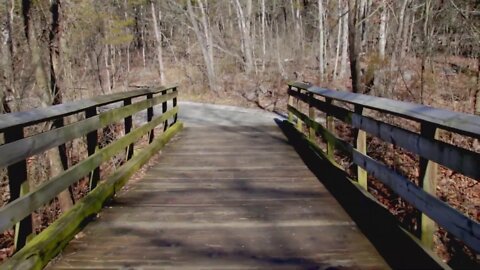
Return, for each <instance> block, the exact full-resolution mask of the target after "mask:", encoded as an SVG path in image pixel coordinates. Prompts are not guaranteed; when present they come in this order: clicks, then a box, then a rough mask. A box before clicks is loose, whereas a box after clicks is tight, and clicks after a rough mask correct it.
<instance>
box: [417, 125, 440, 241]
mask: <svg viewBox="0 0 480 270" xmlns="http://www.w3.org/2000/svg"><path fill="white" fill-rule="evenodd" d="M420 134H421V135H422V136H425V137H427V138H430V139H438V136H439V132H438V129H437V128H436V127H435V126H432V125H429V124H426V123H421V127H420ZM437 176H438V164H437V163H435V162H433V161H431V160H428V159H425V158H422V157H421V158H420V173H419V186H420V187H422V188H423V190H424V191H425V192H427V193H429V194H430V195H432V196H434V197H436V193H437V191H436V190H437ZM420 228H421V232H420V233H421V236H420V239H421V241H422V244H423V245H424V246H425V247H427V248H429V249H433V247H434V242H433V235H434V233H435V231H436V230H437V226H436V224H435V222H434V221H433V220H432V219H430V218H429V217H428V216H427V215H425V214H424V213H422V215H421V217H420Z"/></svg>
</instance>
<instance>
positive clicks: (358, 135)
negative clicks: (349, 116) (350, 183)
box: [353, 105, 368, 190]
mask: <svg viewBox="0 0 480 270" xmlns="http://www.w3.org/2000/svg"><path fill="white" fill-rule="evenodd" d="M362 111H363V107H362V106H358V105H356V106H355V113H356V114H358V115H362ZM353 134H355V135H354V136H355V140H354V142H355V150H357V151H358V152H359V153H362V154H363V155H367V133H365V131H363V130H361V129H355V128H354V131H353ZM356 177H357V180H358V183H359V184H360V186H361V187H362V188H363V189H364V190H368V176H367V171H366V170H364V169H363V168H362V167H360V166H358V165H357V175H356Z"/></svg>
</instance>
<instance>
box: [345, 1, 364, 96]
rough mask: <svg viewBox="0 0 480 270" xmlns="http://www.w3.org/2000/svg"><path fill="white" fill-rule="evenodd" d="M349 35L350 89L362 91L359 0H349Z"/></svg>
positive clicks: (356, 91)
mask: <svg viewBox="0 0 480 270" xmlns="http://www.w3.org/2000/svg"><path fill="white" fill-rule="evenodd" d="M348 3H349V6H348V7H349V13H350V14H349V26H348V28H349V31H348V32H349V35H348V45H349V51H350V73H351V77H352V91H353V92H354V93H363V90H362V85H361V82H360V59H359V55H360V46H361V40H360V37H361V29H360V27H359V26H360V24H359V22H358V18H359V14H358V13H359V0H349V2H348Z"/></svg>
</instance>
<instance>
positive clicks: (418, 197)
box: [352, 150, 480, 252]
mask: <svg viewBox="0 0 480 270" xmlns="http://www.w3.org/2000/svg"><path fill="white" fill-rule="evenodd" d="M352 158H353V162H354V163H355V164H357V165H359V166H361V167H362V168H364V169H365V170H366V171H367V172H368V173H370V174H372V176H373V177H375V178H376V179H378V180H380V181H381V182H382V183H384V184H386V185H387V186H388V187H390V188H391V189H392V190H393V191H394V192H395V193H396V194H398V195H399V196H400V197H402V198H403V199H405V200H406V201H407V202H409V203H410V204H412V205H413V206H414V207H415V208H417V209H418V210H420V211H421V212H422V213H424V214H426V215H427V216H429V217H430V218H431V219H433V220H435V221H436V222H437V223H438V224H439V226H441V227H443V228H445V230H447V231H448V232H450V233H452V234H453V235H455V237H457V238H458V239H459V240H461V241H463V242H464V243H465V244H466V245H468V246H469V247H471V248H472V249H474V250H475V251H476V252H480V224H479V223H478V222H476V221H474V220H472V219H470V218H468V217H466V216H465V215H463V214H462V213H460V212H459V211H457V210H456V209H454V208H452V207H451V206H449V205H448V204H446V203H445V202H443V201H440V200H439V199H437V198H436V197H434V196H432V195H430V194H429V193H427V192H425V191H423V190H422V188H420V187H418V186H417V185H415V183H413V182H411V181H410V180H408V179H406V178H405V177H403V176H401V175H398V174H396V173H395V172H394V171H392V170H390V169H389V168H388V167H386V166H385V165H384V164H382V163H380V162H378V161H376V160H374V159H372V158H371V157H369V156H365V155H363V154H362V153H360V152H358V151H356V150H354V152H353V155H352Z"/></svg>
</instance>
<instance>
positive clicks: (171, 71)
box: [0, 0, 480, 266]
mask: <svg viewBox="0 0 480 270" xmlns="http://www.w3.org/2000/svg"><path fill="white" fill-rule="evenodd" d="M0 14H1V15H0V20H1V21H0V100H1V103H2V105H1V106H0V113H8V112H13V111H22V110H28V109H31V108H35V107H40V106H48V105H52V104H58V103H62V102H67V101H71V100H77V99H82V98H87V97H90V96H96V95H102V94H108V93H111V92H117V91H126V90H127V89H129V88H132V87H136V86H144V85H159V84H163V85H164V84H178V85H179V89H180V93H181V96H180V99H181V100H196V101H208V102H215V103H225V104H234V105H240V106H256V107H260V108H262V109H266V110H270V111H276V112H278V113H282V112H285V109H286V82H287V81H291V80H298V81H305V82H310V83H313V84H316V85H320V86H323V87H328V88H332V89H341V90H348V91H353V92H358V93H368V94H370V95H376V96H383V97H388V98H393V99H396V100H403V101H411V102H416V103H422V104H426V105H431V106H435V107H440V108H447V109H450V110H455V111H461V112H465V113H472V114H473V113H475V114H478V115H480V1H478V0H316V1H314V0H216V1H214V0H162V1H160V0H108V1H107V0H105V1H94V0H69V1H66V0H3V1H1V3H0ZM386 121H393V122H394V121H395V120H389V119H386ZM396 124H398V125H402V126H407V127H408V126H409V125H411V124H410V123H403V122H401V123H396ZM54 127H55V123H52V124H51V125H50V126H42V127H38V129H49V128H54ZM411 128H412V129H415V127H411ZM32 132H33V131H32ZM109 132H110V133H115V129H114V128H113V129H112V130H110V131H109ZM338 133H339V134H340V135H342V136H345V137H348V136H350V135H349V133H348V132H347V131H345V130H343V129H342V126H341V125H338ZM107 135H108V134H107ZM107 135H105V136H107ZM108 136H111V135H108ZM441 139H442V140H448V141H449V142H453V143H455V144H457V145H461V146H463V147H465V148H468V149H472V150H473V151H477V152H479V151H480V144H479V143H478V141H473V140H472V141H465V140H464V139H462V138H459V137H456V136H453V135H450V134H447V133H446V134H442V136H441ZM369 144H370V145H371V146H372V147H371V146H369V148H372V149H377V150H376V151H377V152H375V151H374V152H372V153H369V154H370V155H372V156H375V155H377V156H378V157H377V158H378V159H381V160H383V161H384V162H385V163H387V164H389V165H391V166H392V167H394V168H398V170H399V171H400V172H401V173H403V174H404V175H406V176H408V177H410V178H411V179H414V178H415V177H416V176H417V175H418V170H417V169H416V168H417V167H418V166H416V165H417V163H418V157H415V156H413V155H411V154H408V153H405V152H403V151H402V149H391V146H388V145H382V143H381V142H379V141H376V140H375V139H373V138H370V140H369ZM75 147H77V148H78V149H80V148H82V147H83V146H82V145H81V143H79V144H78V145H72V146H71V148H72V149H76V148H75ZM83 148H84V147H83ZM83 148H82V149H83ZM78 149H76V150H75V151H71V152H69V157H68V158H69V160H70V162H74V161H75V159H78V158H79V157H77V156H75V155H80V154H79V153H84V152H85V151H81V150H78ZM74 153H75V154H74ZM381 153H391V154H387V155H381V156H380V154H381ZM59 163H60V161H59V157H58V153H49V154H47V155H45V156H42V157H37V158H35V159H32V160H31V161H30V162H29V166H30V167H29V169H30V171H31V172H30V177H31V179H32V180H31V182H32V183H31V185H32V186H35V185H38V184H39V183H41V182H42V181H45V179H48V176H49V175H55V174H56V173H58V170H59ZM400 164H401V165H402V166H400ZM440 171H441V173H442V177H441V180H440V181H439V185H438V188H437V195H438V196H439V197H440V198H442V199H443V200H445V201H448V202H449V203H450V204H451V205H453V206H455V207H456V208H457V209H459V210H461V211H462V212H464V213H467V214H468V215H469V216H470V217H472V218H474V219H476V220H480V198H479V196H480V195H479V194H480V188H479V185H478V184H477V183H478V181H475V180H472V179H468V178H466V177H462V176H459V175H457V174H455V173H454V172H451V171H449V170H447V169H444V168H443V169H441V170H440ZM4 175H5V173H4V172H1V174H0V176H2V177H3V180H2V184H1V189H2V200H3V203H6V202H7V201H8V200H9V195H8V190H6V189H7V187H8V186H7V184H6V178H5V176H4ZM372 181H374V180H372ZM70 192H73V193H75V194H73V195H72V194H68V192H67V194H64V195H63V199H62V196H60V197H59V198H58V201H57V202H54V203H52V206H48V207H46V208H45V209H44V210H42V211H39V213H38V215H37V221H36V223H37V224H36V229H37V231H39V230H41V229H42V228H44V227H45V226H46V225H47V224H48V223H49V222H51V220H53V219H54V217H55V216H56V215H58V214H59V213H61V212H62V210H65V209H68V207H69V205H70V204H71V201H72V200H75V199H76V198H79V197H81V196H82V186H81V185H80V186H79V187H78V188H77V189H76V190H73V191H72V190H70ZM370 192H371V193H373V194H374V195H376V196H377V198H378V199H379V200H380V201H382V202H383V203H385V204H386V205H387V206H388V207H389V209H390V210H391V211H392V213H394V214H395V215H396V216H397V217H398V218H399V220H400V221H401V222H402V224H404V226H405V227H407V228H409V229H410V230H411V231H413V232H415V231H418V228H417V226H416V224H417V223H416V219H415V216H416V215H417V214H416V213H415V211H414V210H413V209H412V208H411V207H410V206H409V205H408V204H407V203H405V202H404V201H403V200H401V199H399V198H398V197H396V196H394V195H393V194H391V192H389V191H388V189H386V188H385V187H384V186H382V185H380V184H378V183H377V184H373V185H372V187H371V190H370ZM11 238H12V235H11V232H6V233H4V235H3V236H2V238H1V241H0V248H1V249H2V254H3V256H7V255H11V253H12V252H13V248H12V243H11ZM435 251H436V252H437V254H439V255H440V256H441V257H442V258H443V259H444V260H445V261H447V262H449V263H450V264H451V265H454V266H461V265H462V263H464V264H467V265H470V263H472V264H478V262H479V260H480V259H479V256H478V254H474V253H473V252H472V251H471V250H469V249H468V248H466V247H465V246H463V245H462V244H461V243H459V242H458V241H456V240H455V239H454V238H452V237H451V236H449V235H448V233H446V232H444V231H442V229H439V231H438V233H437V235H436V247H435Z"/></svg>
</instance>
